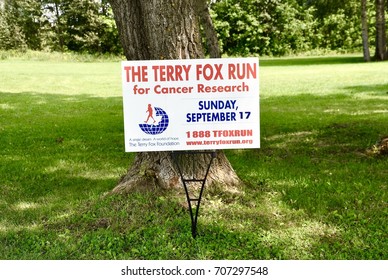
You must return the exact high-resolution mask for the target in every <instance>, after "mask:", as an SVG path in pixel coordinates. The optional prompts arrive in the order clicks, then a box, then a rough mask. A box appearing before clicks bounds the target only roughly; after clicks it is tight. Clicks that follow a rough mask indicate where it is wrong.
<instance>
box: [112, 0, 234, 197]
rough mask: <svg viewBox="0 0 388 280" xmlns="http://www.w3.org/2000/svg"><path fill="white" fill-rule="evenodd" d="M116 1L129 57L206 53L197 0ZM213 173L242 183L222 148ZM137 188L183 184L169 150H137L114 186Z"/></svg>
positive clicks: (228, 182)
mask: <svg viewBox="0 0 388 280" xmlns="http://www.w3.org/2000/svg"><path fill="white" fill-rule="evenodd" d="M110 3H111V5H112V9H113V12H114V16H115V20H116V24H117V27H118V29H119V34H120V38H121V42H122V45H123V48H124V53H125V56H126V58H127V59H128V60H151V59H195V58H202V57H203V56H204V55H203V49H202V44H201V38H200V30H199V29H200V28H199V23H198V14H197V9H196V8H195V6H194V0H161V1H141V0H134V1H124V0H111V1H110ZM185 164H187V165H188V164H191V162H190V161H187V162H185ZM196 164H197V166H201V165H204V164H205V162H202V161H198V162H196ZM200 169H201V168H199V169H198V170H200ZM208 178H209V179H208V182H209V184H212V183H217V184H221V185H223V186H236V185H238V184H240V180H239V179H238V177H237V175H236V173H235V171H234V170H233V168H232V167H231V165H230V163H229V161H228V160H227V158H226V157H225V155H224V153H222V152H219V153H218V155H217V159H216V160H215V162H214V164H213V166H212V169H211V172H210V174H209V177H208ZM136 187H140V188H144V187H164V188H177V187H179V188H180V187H181V183H180V176H179V174H178V171H177V168H176V166H175V164H174V162H173V160H172V158H171V155H170V153H169V152H147V153H137V154H136V158H135V161H134V163H133V165H132V166H131V167H130V168H129V170H128V173H127V174H126V175H125V176H124V177H123V178H122V180H121V182H120V183H119V184H118V186H117V187H116V188H115V189H114V191H115V192H122V191H128V190H130V189H132V188H136Z"/></svg>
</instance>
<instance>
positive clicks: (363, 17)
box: [361, 0, 370, 62]
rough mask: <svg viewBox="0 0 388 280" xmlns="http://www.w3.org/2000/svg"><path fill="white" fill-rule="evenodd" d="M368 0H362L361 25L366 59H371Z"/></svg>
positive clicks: (367, 60)
mask: <svg viewBox="0 0 388 280" xmlns="http://www.w3.org/2000/svg"><path fill="white" fill-rule="evenodd" d="M366 2H367V0H361V25H362V46H363V53H364V61H366V62H369V61H370V51H369V34H368V14H367V8H366Z"/></svg>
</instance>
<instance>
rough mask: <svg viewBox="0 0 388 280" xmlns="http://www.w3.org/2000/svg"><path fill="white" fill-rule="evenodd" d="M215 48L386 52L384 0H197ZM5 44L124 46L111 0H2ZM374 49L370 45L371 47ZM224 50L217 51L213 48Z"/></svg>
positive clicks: (0, 34) (378, 55)
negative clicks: (211, 24) (215, 36)
mask: <svg viewBox="0 0 388 280" xmlns="http://www.w3.org/2000/svg"><path fill="white" fill-rule="evenodd" d="M193 3H194V4H193V5H195V7H194V8H195V10H196V13H197V16H198V17H200V19H201V22H202V26H206V22H209V20H210V16H209V14H206V11H207V9H206V5H209V6H210V11H211V13H210V15H211V18H212V20H213V23H214V26H215V32H216V33H214V29H213V30H212V29H206V28H202V36H203V37H204V38H207V39H206V40H204V42H206V43H207V44H208V47H205V49H207V50H208V52H209V51H210V50H212V51H214V50H215V49H216V48H214V46H215V44H217V42H216V41H215V40H213V41H212V40H210V38H211V37H212V36H213V38H214V34H217V37H218V41H219V48H220V50H221V52H222V53H223V54H228V55H252V54H253V55H275V56H280V55H286V54H293V53H303V52H309V51H312V50H320V51H321V50H322V51H325V50H334V51H339V52H341V51H361V50H363V51H364V57H365V60H369V57H370V55H369V54H368V53H369V49H371V50H374V58H375V59H377V60H385V59H388V52H387V33H386V28H387V26H386V13H387V11H388V7H387V5H386V0H349V1H337V0H212V1H209V0H196V1H193ZM0 6H1V8H0V49H32V50H49V51H75V52H89V53H113V54H117V53H122V48H121V44H120V42H119V35H118V32H117V28H116V25H115V21H114V17H113V13H112V9H111V6H110V4H109V3H108V1H107V0H0ZM372 48H373V49H372ZM212 56H219V54H212Z"/></svg>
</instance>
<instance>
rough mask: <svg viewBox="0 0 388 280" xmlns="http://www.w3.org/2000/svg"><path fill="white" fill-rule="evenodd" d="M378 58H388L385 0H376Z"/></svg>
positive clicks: (376, 55) (376, 56)
mask: <svg viewBox="0 0 388 280" xmlns="http://www.w3.org/2000/svg"><path fill="white" fill-rule="evenodd" d="M375 58H376V60H386V59H388V50H387V33H386V25H385V0H376V53H375Z"/></svg>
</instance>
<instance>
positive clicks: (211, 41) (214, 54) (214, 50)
mask: <svg viewBox="0 0 388 280" xmlns="http://www.w3.org/2000/svg"><path fill="white" fill-rule="evenodd" d="M195 2H196V10H197V13H198V15H199V17H200V21H201V24H202V27H203V30H204V33H205V38H206V46H207V49H208V52H209V55H210V57H211V58H219V57H221V50H220V46H219V44H218V38H217V32H216V30H215V28H214V25H213V21H212V18H211V16H210V12H209V6H208V3H207V0H197V1H195Z"/></svg>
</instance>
